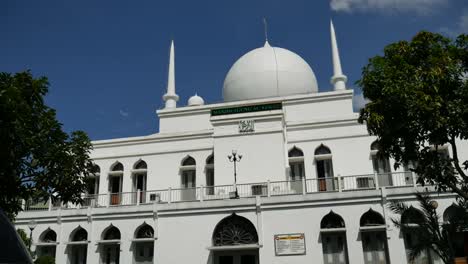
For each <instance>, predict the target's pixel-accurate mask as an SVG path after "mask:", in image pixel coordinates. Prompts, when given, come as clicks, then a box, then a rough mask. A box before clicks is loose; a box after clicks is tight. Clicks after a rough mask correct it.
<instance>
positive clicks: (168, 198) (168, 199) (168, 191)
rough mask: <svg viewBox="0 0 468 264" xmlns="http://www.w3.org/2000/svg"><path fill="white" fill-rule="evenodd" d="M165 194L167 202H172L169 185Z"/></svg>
mask: <svg viewBox="0 0 468 264" xmlns="http://www.w3.org/2000/svg"><path fill="white" fill-rule="evenodd" d="M167 196H168V197H167V203H171V202H172V188H171V187H169V188H168V189H167Z"/></svg>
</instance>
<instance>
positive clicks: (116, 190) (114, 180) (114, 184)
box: [109, 176, 122, 205]
mask: <svg viewBox="0 0 468 264" xmlns="http://www.w3.org/2000/svg"><path fill="white" fill-rule="evenodd" d="M109 180H110V182H109V191H110V193H111V204H112V205H116V204H120V193H121V192H122V184H121V181H122V177H120V176H114V177H110V179H109Z"/></svg>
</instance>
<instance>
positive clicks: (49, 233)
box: [39, 228, 57, 243]
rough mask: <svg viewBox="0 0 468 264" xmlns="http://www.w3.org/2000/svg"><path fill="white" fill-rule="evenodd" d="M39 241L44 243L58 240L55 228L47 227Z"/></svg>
mask: <svg viewBox="0 0 468 264" xmlns="http://www.w3.org/2000/svg"><path fill="white" fill-rule="evenodd" d="M39 241H40V242H42V243H53V242H57V233H55V231H54V230H52V229H50V228H47V229H46V230H45V231H44V232H42V234H41V235H40V236H39Z"/></svg>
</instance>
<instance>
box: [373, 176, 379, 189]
mask: <svg viewBox="0 0 468 264" xmlns="http://www.w3.org/2000/svg"><path fill="white" fill-rule="evenodd" d="M374 185H375V189H376V190H378V189H379V174H378V173H377V172H374Z"/></svg>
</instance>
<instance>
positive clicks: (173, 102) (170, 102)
mask: <svg viewBox="0 0 468 264" xmlns="http://www.w3.org/2000/svg"><path fill="white" fill-rule="evenodd" d="M163 100H164V101H165V102H166V107H165V108H166V109H174V108H176V106H177V101H179V96H178V95H177V94H176V93H175V62H174V40H173V41H171V51H170V53H169V74H168V77H167V93H166V94H165V95H164V96H163Z"/></svg>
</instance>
